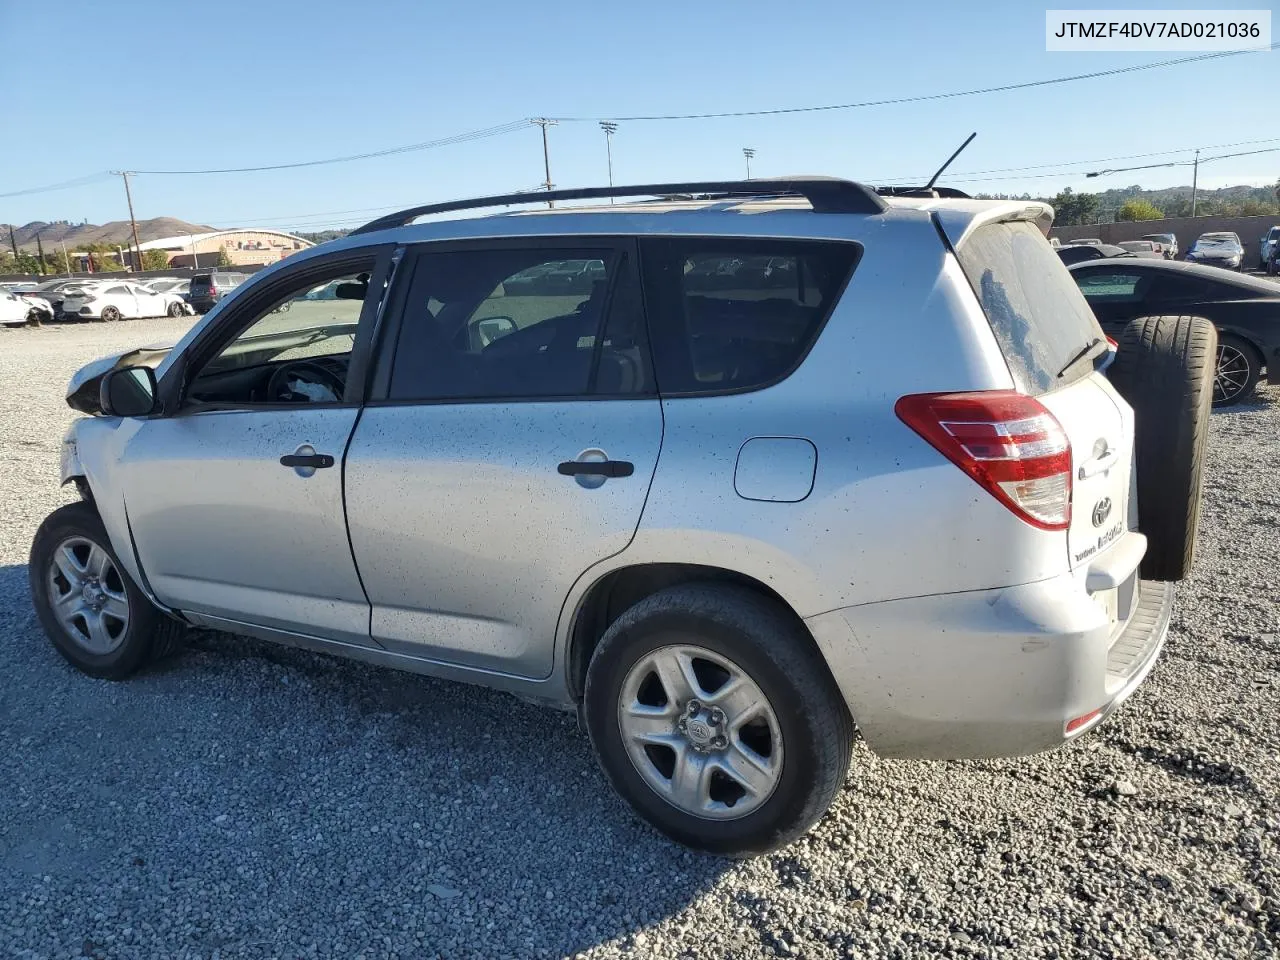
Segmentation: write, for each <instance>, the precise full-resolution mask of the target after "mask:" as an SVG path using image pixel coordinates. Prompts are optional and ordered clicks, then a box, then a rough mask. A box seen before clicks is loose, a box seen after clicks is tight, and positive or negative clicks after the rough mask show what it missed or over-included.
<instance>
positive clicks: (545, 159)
mask: <svg viewBox="0 0 1280 960" xmlns="http://www.w3.org/2000/svg"><path fill="white" fill-rule="evenodd" d="M529 122H530V123H532V124H536V125H537V126H539V127H541V128H542V165H543V168H544V169H545V170H546V173H547V179H546V180H544V181H543V186H545V187H546V188H547V192H548V193H550V192H551V188H552V187H553V186H554V184H553V183H552V182H551V152H550V150H549V149H548V148H547V127H554V126H555V125H556V124H557V123H559V121H558V120H548V119H547V118H546V117H534V118H533V119H532V120H530V121H529ZM547 206H548V207H551V208H554V207H555V203H554V202H553V201H551V200H548V201H547Z"/></svg>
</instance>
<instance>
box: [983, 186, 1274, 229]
mask: <svg viewBox="0 0 1280 960" xmlns="http://www.w3.org/2000/svg"><path fill="white" fill-rule="evenodd" d="M1086 194H1088V195H1092V196H1093V197H1096V198H1097V203H1096V204H1095V205H1094V206H1092V208H1091V211H1092V212H1091V213H1089V215H1088V217H1087V218H1086V219H1085V220H1084V221H1082V222H1085V223H1097V222H1102V223H1108V222H1110V221H1112V220H1114V219H1115V213H1116V211H1117V210H1119V209H1120V207H1121V205H1122V204H1123V203H1124V202H1125V201H1126V200H1146V201H1148V202H1150V203H1151V204H1153V205H1154V206H1155V207H1156V208H1157V209H1158V210H1160V212H1161V213H1163V214H1164V215H1165V216H1166V217H1188V216H1190V215H1191V185H1190V184H1187V185H1185V186H1180V187H1162V188H1160V189H1158V190H1145V189H1143V188H1142V187H1141V186H1138V185H1137V184H1134V185H1133V186H1129V187H1113V188H1112V189H1110V190H1099V191H1097V192H1096V193H1095V192H1093V191H1090V190H1081V191H1079V193H1077V194H1076V197H1077V198H1078V197H1080V196H1084V195H1086ZM976 196H978V197H994V198H998V199H1002V200H1044V201H1046V202H1048V203H1054V201H1055V200H1057V199H1058V197H1033V196H1032V195H1031V194H1029V193H1024V194H1021V195H1020V196H1014V195H1013V194H1007V193H1006V194H982V193H979V194H976ZM1058 196H1059V197H1062V196H1063V194H1059V195H1058ZM1055 206H1056V204H1055ZM1277 211H1280V198H1277V188H1276V187H1275V186H1270V187H1249V186H1236V187H1220V188H1219V189H1217V190H1205V189H1204V188H1201V189H1200V190H1199V191H1198V192H1197V194H1196V213H1197V214H1198V215H1199V216H1211V215H1220V216H1243V217H1249V216H1266V215H1269V214H1275V213H1276V212H1277ZM1062 212H1063V211H1062V210H1059V214H1061V213H1062ZM1065 222H1068V223H1072V222H1076V221H1074V220H1067V221H1065Z"/></svg>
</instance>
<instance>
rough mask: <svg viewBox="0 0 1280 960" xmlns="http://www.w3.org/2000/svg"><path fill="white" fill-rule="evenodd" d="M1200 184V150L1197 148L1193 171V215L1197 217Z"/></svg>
mask: <svg viewBox="0 0 1280 960" xmlns="http://www.w3.org/2000/svg"><path fill="white" fill-rule="evenodd" d="M1199 183H1200V150H1199V148H1196V159H1195V166H1194V167H1192V170H1191V215H1192V216H1193V217H1194V216H1195V215H1196V188H1197V187H1198V186H1199Z"/></svg>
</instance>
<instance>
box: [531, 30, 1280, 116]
mask: <svg viewBox="0 0 1280 960" xmlns="http://www.w3.org/2000/svg"><path fill="white" fill-rule="evenodd" d="M1277 47H1280V41H1277V42H1276V43H1273V44H1271V45H1270V46H1269V47H1267V48H1266V49H1268V50H1274V49H1276V48H1277ZM1261 52H1263V50H1262V48H1259V49H1255V50H1223V51H1219V52H1216V53H1203V54H1200V55H1198V56H1195V57H1179V58H1177V59H1175V60H1158V61H1156V62H1155V63H1143V64H1137V65H1135V66H1131V67H1116V68H1114V69H1112V70H1095V71H1093V72H1092V73H1077V74H1073V75H1072V76H1069V77H1053V78H1051V79H1048V80H1027V81H1024V82H1023V83H1006V84H1001V85H1000V86H995V87H977V88H975V89H972V90H955V91H951V92H949V93H928V94H920V95H918V96H914V97H892V98H890V99H887V100H862V101H859V102H856V103H832V104H824V105H822V106H814V107H779V108H776V109H773V110H731V111H725V112H722V113H668V114H648V115H644V116H633V117H627V116H615V117H612V118H610V117H555V118H554V119H556V120H559V121H561V122H562V123H598V122H600V121H601V120H608V119H613V120H616V121H619V122H622V121H627V122H631V121H641V120H721V119H727V118H731V117H770V116H777V115H779V114H787V113H817V112H820V111H824V110H856V109H860V108H862V107H886V106H893V105H895V104H900V103H922V102H924V101H928V100H950V99H952V98H955V97H972V96H977V95H978V94H983V93H1000V92H1003V91H1007V90H1027V89H1030V88H1033V87H1048V86H1052V85H1054V84H1059V83H1073V82H1075V81H1076V80H1094V79H1098V78H1100V77H1115V76H1120V75H1121V74H1125V73H1137V72H1138V71H1141V70H1155V69H1157V68H1159V67H1172V66H1177V65H1179V64H1183V63H1199V62H1201V61H1204V60H1218V59H1221V58H1223V57H1237V56H1240V55H1241V54H1244V53H1261Z"/></svg>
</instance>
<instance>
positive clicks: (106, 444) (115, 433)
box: [60, 417, 165, 609]
mask: <svg viewBox="0 0 1280 960" xmlns="http://www.w3.org/2000/svg"><path fill="white" fill-rule="evenodd" d="M142 424H143V421H141V420H134V419H122V418H120V417H83V418H81V419H79V420H77V421H75V422H74V423H73V424H71V427H70V429H68V430H67V432H66V434H65V435H64V436H63V438H62V464H61V471H60V472H61V476H62V483H63V484H64V485H65V484H67V483H71V482H73V481H74V482H76V483H78V484H83V485H84V487H85V488H87V490H88V493H89V495H90V496H91V497H92V499H93V505H94V507H95V508H96V509H97V511H98V516H99V517H101V518H102V525H103V526H104V527H106V530H107V536H108V537H110V538H111V548H112V550H114V551H115V554H116V556H117V557H118V558H119V559H120V564H121V565H122V566H123V567H124V568H125V570H126V571H128V573H129V576H130V577H132V578H133V582H134V583H136V584H137V585H138V587H139V589H141V590H142V592H143V593H145V594H146V595H147V598H148V599H149V600H150V601H151V602H152V603H154V604H156V606H157V607H160V608H161V609H165V607H164V605H163V604H161V603H159V602H157V601H156V598H155V596H154V595H153V594H152V592H151V588H150V586H149V584H148V583H147V577H146V573H145V571H143V569H142V565H141V564H140V563H139V562H138V555H137V553H136V551H135V550H134V548H133V536H132V534H131V533H130V531H129V515H128V511H127V510H126V507H125V496H124V483H123V480H124V477H123V474H122V471H121V470H120V466H121V464H122V463H123V452H124V448H125V446H126V445H127V444H128V442H129V440H130V439H132V437H133V435H134V434H136V433H137V432H138V430H139V429H140V428H141V426H142Z"/></svg>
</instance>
